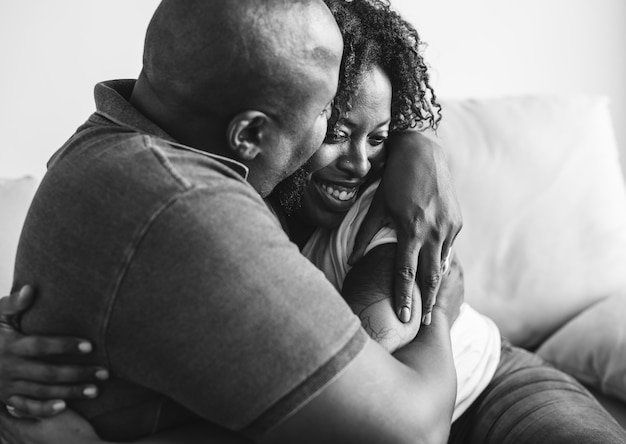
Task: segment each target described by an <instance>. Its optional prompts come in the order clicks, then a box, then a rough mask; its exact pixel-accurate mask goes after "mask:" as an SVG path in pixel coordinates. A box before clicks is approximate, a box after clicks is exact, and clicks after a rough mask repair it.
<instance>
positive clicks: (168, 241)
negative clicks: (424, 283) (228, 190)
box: [109, 195, 456, 443]
mask: <svg viewBox="0 0 626 444" xmlns="http://www.w3.org/2000/svg"><path fill="white" fill-rule="evenodd" d="M197 198H198V199H205V197H203V196H202V195H199V196H197ZM224 199H227V200H228V203H229V204H230V205H233V206H235V207H236V208H237V209H238V211H237V212H225V213H219V214H215V211H214V208H213V207H211V208H206V213H203V212H202V211H199V210H198V209H197V208H198V206H201V203H200V201H198V202H194V201H189V202H188V204H189V208H194V217H197V218H198V221H199V223H200V221H201V220H203V221H204V220H207V219H208V218H213V223H216V224H220V226H223V227H227V228H228V230H229V231H232V233H233V235H232V236H231V237H230V238H229V239H226V237H225V233H220V236H217V235H215V234H212V233H211V232H210V231H204V230H205V229H204V225H203V226H200V225H196V224H190V223H187V224H185V225H184V226H181V225H178V226H176V229H175V230H171V228H168V227H171V226H175V224H173V223H172V222H174V221H177V220H179V218H178V215H179V214H180V213H181V212H182V213H185V214H187V212H186V211H184V210H182V209H181V208H177V206H175V205H173V206H171V207H170V208H169V209H168V214H164V215H163V216H162V219H161V220H160V221H158V223H157V224H156V225H155V226H154V227H153V230H154V231H152V230H151V232H150V233H148V234H147V235H146V237H145V239H144V241H143V243H142V246H141V249H140V251H137V252H136V254H135V260H136V261H137V264H136V266H134V267H132V269H131V270H130V272H129V273H128V274H127V276H126V277H125V279H124V282H123V283H122V284H121V287H120V299H119V301H118V303H117V305H116V308H115V311H114V312H113V313H112V320H111V323H110V327H109V328H110V333H109V336H110V341H111V342H112V343H115V344H118V347H116V348H117V350H113V349H111V350H110V351H109V355H110V357H111V361H112V362H113V367H112V369H111V370H112V371H113V372H114V374H117V375H120V376H122V377H124V378H126V379H129V380H136V381H137V382H140V383H141V384H143V385H144V386H146V387H150V388H152V389H153V390H155V391H157V392H160V393H164V394H166V395H167V396H169V397H171V398H173V399H174V400H176V401H178V402H180V403H181V404H183V405H185V406H186V407H187V408H189V409H191V410H192V411H194V412H195V413H196V414H198V415H200V416H202V417H204V418H206V419H207V420H209V421H212V422H215V423H217V424H221V425H223V426H225V427H230V428H234V429H237V427H238V426H237V424H246V422H247V423H248V425H247V426H245V429H244V431H245V432H247V433H249V434H250V436H251V437H253V438H254V439H256V440H258V441H259V442H272V443H282V442H284V443H291V442H301V443H307V442H311V443H319V442H361V443H380V442H400V443H402V442H411V443H413V442H427V443H429V442H445V439H446V437H447V435H448V432H449V427H450V420H451V416H452V410H453V406H454V397H455V393H456V376H455V372H454V365H453V362H452V352H451V347H450V337H449V328H450V325H449V321H448V318H447V316H446V315H445V313H444V312H443V310H440V309H436V310H435V312H434V317H433V324H432V325H431V326H429V327H424V328H423V330H422V332H421V333H420V335H418V337H417V338H416V340H415V341H413V342H411V343H410V344H409V345H407V346H406V347H404V348H403V349H401V350H399V351H397V352H396V353H395V355H394V356H392V355H390V354H389V353H388V352H387V351H386V350H384V349H383V348H382V347H381V346H379V345H378V344H376V343H375V342H373V341H368V342H367V343H366V345H365V346H364V348H361V347H362V346H359V350H360V352H359V351H356V353H355V352H347V351H345V350H347V349H346V347H353V346H357V344H358V342H354V339H351V338H352V337H353V335H355V334H357V336H358V334H359V329H358V324H357V327H356V328H357V329H356V330H353V328H352V327H351V326H352V325H354V321H355V319H354V318H353V316H352V315H351V312H350V309H349V307H348V306H347V305H346V304H345V302H344V301H343V299H342V298H341V296H340V295H339V294H338V293H337V292H336V291H335V290H334V289H333V288H332V285H330V283H329V282H328V281H327V280H326V279H325V277H324V276H323V274H322V273H321V272H320V271H319V270H317V269H316V268H315V267H314V266H313V265H312V264H311V263H310V262H309V261H308V260H307V259H305V258H304V257H302V256H301V255H300V254H299V252H298V251H297V249H296V247H295V246H294V245H293V244H291V243H289V242H288V241H287V239H286V237H285V235H284V233H282V232H280V231H278V232H277V230H279V228H278V226H277V225H276V224H275V221H273V220H272V221H271V222H270V221H269V220H266V218H263V217H261V214H260V213H257V214H254V215H253V216H254V217H253V218H248V217H245V214H244V213H242V211H243V209H244V208H246V205H249V203H246V202H244V201H241V202H240V201H239V198H238V196H237V195H232V196H230V195H228V196H224ZM168 217H171V218H173V219H172V221H168V220H164V219H163V218H168ZM187 217H189V216H187ZM216 217H219V218H220V219H219V220H216V219H215V218H216ZM162 230H165V231H162ZM197 252H203V253H202V254H200V253H198V255H196V253H197ZM178 253H181V254H184V257H185V267H184V268H183V267H181V265H180V258H178V257H177V254H178ZM155 258H158V260H155ZM204 261H206V262H204ZM141 264H146V267H144V266H143V265H141ZM211 267H213V268H211ZM168 270H173V271H174V273H173V274H172V276H174V278H172V277H171V276H170V277H168ZM227 276H231V279H226V281H228V285H227V286H226V287H223V288H221V287H219V286H220V285H222V286H223V285H224V284H223V283H221V284H220V282H223V281H224V280H225V277H227ZM148 277H150V279H148ZM207 289H211V292H209V293H207ZM137 295H151V296H150V298H149V301H150V305H149V306H147V305H146V304H147V303H148V301H143V302H142V301H141V300H140V299H138V298H137ZM157 301H158V302H159V304H158V306H155V303H156V302H157ZM122 308H123V309H124V310H123V311H120V310H121V309H122ZM146 310H150V311H151V313H146ZM124 325H132V329H133V331H134V332H136V333H135V335H134V336H133V338H132V340H133V344H129V340H128V335H126V334H123V327H124ZM148 332H149V334H148ZM360 334H363V333H360ZM339 338H344V339H342V340H338V339H339ZM342 344H343V345H342ZM337 347H339V349H337ZM423 355H424V356H425V357H424V358H422V356H423ZM159 357H166V358H167V365H168V366H169V370H168V369H166V368H165V367H164V365H165V363H164V362H162V361H161V360H160V359H162V358H159ZM155 359H156V360H155ZM344 359H345V360H344ZM303 360H304V361H303ZM307 360H310V362H311V364H310V365H304V366H302V363H303V362H307ZM329 363H330V365H332V366H333V367H334V370H332V371H331V372H328V371H329V368H328V365H329ZM159 365H160V366H161V371H155V369H156V368H158V367H159ZM320 365H321V366H320ZM430 366H432V367H434V368H435V369H436V370H435V371H425V369H426V368H427V367H430ZM292 367H293V368H292ZM174 370H175V371H174ZM311 370H313V371H314V372H313V373H309V375H308V376H305V377H304V378H303V377H302V376H298V373H299V372H301V371H311ZM316 381H318V382H316ZM293 383H296V384H298V385H296V386H293V387H292V388H290V385H291V384H293ZM307 392H308V393H309V394H307ZM316 392H317V394H316V395H315V396H313V397H310V396H311V395H313V394H314V393H316ZM277 395H278V396H277ZM241 396H243V397H244V398H241ZM301 397H303V398H301ZM298 398H300V399H301V401H298ZM268 400H269V401H271V404H266V407H263V406H261V405H259V402H267V401H268ZM431 401H432V402H431ZM435 401H438V402H435ZM283 408H286V409H287V410H286V412H292V413H291V414H289V415H285V413H283V412H281V409H283ZM231 412H236V413H235V414H234V415H232V414H231ZM248 415H254V416H248ZM274 415H278V416H274ZM285 417H286V419H284V418H285ZM272 418H278V419H279V420H278V422H276V421H275V420H272ZM250 421H252V422H250ZM272 423H273V425H271V426H270V428H269V430H268V429H267V425H268V424H272ZM259 424H260V425H261V431H260V433H255V432H254V430H259V429H257V425H259ZM263 428H265V430H263Z"/></svg>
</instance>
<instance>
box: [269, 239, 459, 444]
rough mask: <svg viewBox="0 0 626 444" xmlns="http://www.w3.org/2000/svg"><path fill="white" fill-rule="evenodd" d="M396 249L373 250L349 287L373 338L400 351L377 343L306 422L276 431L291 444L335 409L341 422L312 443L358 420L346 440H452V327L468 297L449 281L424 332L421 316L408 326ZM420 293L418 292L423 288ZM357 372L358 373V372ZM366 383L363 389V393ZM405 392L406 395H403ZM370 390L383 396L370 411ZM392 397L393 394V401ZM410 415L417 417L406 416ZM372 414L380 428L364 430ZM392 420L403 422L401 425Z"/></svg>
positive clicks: (349, 297) (347, 293)
mask: <svg viewBox="0 0 626 444" xmlns="http://www.w3.org/2000/svg"><path fill="white" fill-rule="evenodd" d="M396 247H397V246H396V244H386V245H381V246H378V247H376V248H374V249H373V250H371V251H370V252H368V253H367V255H365V257H363V258H362V259H361V260H359V261H358V262H357V263H356V264H355V266H354V267H353V268H352V269H351V270H350V272H349V273H348V275H347V276H346V279H345V280H344V283H343V288H342V295H343V297H344V299H345V300H346V301H347V302H348V305H350V307H351V308H352V309H353V311H354V312H355V313H356V314H357V315H359V317H360V319H361V321H362V324H363V326H364V328H365V329H366V330H367V331H368V333H369V334H370V336H371V337H372V338H374V339H375V340H376V341H377V342H378V343H379V344H380V345H382V346H383V347H385V349H386V350H387V351H395V352H394V354H393V357H394V358H395V362H394V360H392V361H389V360H388V359H386V358H385V357H383V356H381V355H380V349H379V348H378V347H375V346H374V345H373V343H372V344H370V346H369V347H368V348H366V350H365V351H364V352H363V353H362V354H361V355H359V357H358V358H357V360H355V362H354V363H352V364H351V365H350V366H349V367H348V371H347V372H346V373H345V374H344V375H342V377H341V378H340V379H339V380H338V381H337V382H335V383H333V385H332V386H331V387H329V388H328V389H326V390H325V391H324V392H322V394H321V395H320V397H319V398H316V399H315V400H313V401H312V403H311V404H310V406H308V407H307V408H306V410H305V411H304V412H303V413H302V415H301V416H296V418H294V419H293V420H290V421H293V424H289V423H288V424H287V425H286V426H285V429H284V430H280V431H277V432H276V433H277V434H283V433H284V434H286V435H281V437H282V438H283V439H284V442H288V440H289V438H290V437H291V439H294V440H295V439H296V437H298V436H299V435H298V434H299V433H300V432H299V428H300V427H302V423H306V422H309V421H313V420H314V418H315V417H316V416H317V415H322V414H323V412H327V411H328V409H329V408H330V409H336V410H334V411H333V412H332V413H331V415H329V416H330V417H331V418H333V419H334V418H337V421H336V423H335V422H331V423H329V424H326V425H325V427H324V428H322V429H321V430H317V431H316V432H318V434H317V435H315V436H310V435H307V437H309V438H310V439H311V441H307V442H315V440H320V441H318V442H326V440H331V439H332V438H331V437H332V435H331V434H330V433H329V431H331V430H332V429H333V428H337V429H341V428H342V427H345V429H344V430H342V431H344V432H345V431H346V429H348V427H347V424H351V421H354V426H355V428H354V429H352V430H351V433H355V434H351V435H344V436H342V439H345V440H347V441H349V442H352V441H354V442H370V441H367V440H368V439H371V440H372V441H371V442H376V441H377V440H378V441H379V442H445V441H446V439H447V436H448V431H449V427H450V423H451V415H452V408H453V407H454V401H455V396H456V373H455V371H454V363H453V361H452V352H451V348H450V340H449V327H450V325H451V323H452V322H453V321H454V319H456V316H457V314H458V308H459V306H460V304H461V302H462V299H463V298H462V294H463V291H462V288H460V289H459V288H458V286H455V284H450V286H449V285H446V284H447V282H444V285H442V287H441V294H440V296H439V297H438V304H437V305H435V307H434V308H433V315H432V316H433V322H432V323H431V325H428V326H422V327H421V330H420V332H419V334H417V332H418V329H420V316H416V317H414V318H413V319H412V320H411V322H409V323H402V322H401V321H399V320H398V318H397V316H396V315H395V312H394V309H393V303H392V300H393V288H394V287H393V281H394V258H395V257H396ZM456 277H460V276H456ZM414 291H416V292H418V290H417V289H416V288H415V290H414ZM418 299H419V294H418ZM416 334H417V337H416ZM358 363H362V364H361V365H362V366H363V367H365V370H366V373H367V371H372V373H371V374H370V375H369V376H364V375H363V374H362V373H361V372H360V371H357V370H356V367H357V366H358V365H359V364H358ZM398 364H399V365H398ZM387 365H388V366H387ZM352 369H354V370H355V371H354V372H352V371H351V370H352ZM360 378H365V379H360ZM388 378H389V379H388ZM389 381H395V384H394V383H393V382H392V383H391V385H393V387H392V392H389V386H388V385H387V384H386V383H387V382H389ZM379 383H380V384H379ZM360 385H362V387H358V386H360ZM355 386H356V387H355ZM398 389H400V390H406V391H405V392H404V393H402V395H400V394H399V393H398ZM364 390H367V391H368V392H370V391H371V392H376V396H375V398H376V401H375V404H374V405H373V406H372V405H368V401H369V399H368V397H367V396H364V393H363V391H364ZM391 393H393V394H392V395H391V396H389V397H387V396H385V394H391ZM351 403H357V404H358V405H359V407H360V408H359V409H358V410H355V409H354V407H350V406H349V405H346V404H351ZM342 404H343V405H342ZM377 407H378V408H377ZM370 408H371V410H368V409H370ZM383 411H384V412H385V413H391V416H387V415H383ZM404 412H411V413H410V415H409V417H406V416H404V415H403V413H404ZM351 413H353V414H351ZM370 414H371V415H373V416H372V417H373V418H374V420H373V421H372V419H369V420H368V421H369V422H372V424H369V423H368V425H372V426H373V427H372V429H370V428H369V427H363V426H362V428H361V430H359V429H358V424H359V423H360V420H359V418H360V415H365V416H367V417H369V415H370ZM396 415H397V416H396ZM392 418H396V419H397V420H399V421H398V423H395V422H394V421H393V419H392ZM402 419H404V420H406V421H407V422H404V425H403V426H401V427H399V429H397V430H395V431H394V430H390V429H391V428H393V427H394V426H395V427H398V424H401V423H402V422H401V421H402ZM368 421H363V422H361V424H363V423H365V422H368ZM377 434H379V435H377ZM394 439H397V441H394ZM269 442H273V441H271V440H270V441H269ZM278 442H282V441H278Z"/></svg>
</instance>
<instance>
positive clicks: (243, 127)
mask: <svg viewBox="0 0 626 444" xmlns="http://www.w3.org/2000/svg"><path fill="white" fill-rule="evenodd" d="M269 123H270V119H269V117H268V116H267V114H265V113H263V112H261V111H255V110H250V111H244V112H241V113H239V114H237V115H236V116H235V117H233V118H232V119H231V120H230V122H229V123H228V129H227V138H228V147H229V148H230V149H231V150H232V151H233V152H234V153H235V155H236V156H237V158H239V159H240V160H242V161H246V160H252V159H254V158H255V157H256V156H257V155H258V154H259V153H260V152H261V151H262V144H263V142H264V139H266V138H267V134H266V133H267V131H268V130H269Z"/></svg>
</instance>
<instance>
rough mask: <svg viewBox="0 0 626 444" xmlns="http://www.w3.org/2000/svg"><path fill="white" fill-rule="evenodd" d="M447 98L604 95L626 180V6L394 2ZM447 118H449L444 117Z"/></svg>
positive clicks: (491, 0)
mask: <svg viewBox="0 0 626 444" xmlns="http://www.w3.org/2000/svg"><path fill="white" fill-rule="evenodd" d="M392 4H393V5H395V6H396V8H397V9H398V10H399V11H401V12H402V13H403V14H404V16H405V17H406V18H407V19H409V21H411V22H412V23H413V24H415V26H416V28H417V29H418V31H419V32H420V36H421V37H422V39H423V40H424V41H426V42H427V44H428V46H427V49H426V57H427V61H428V63H429V65H430V66H431V67H432V68H433V69H432V71H433V78H434V85H435V88H436V92H437V93H438V94H439V95H440V96H441V97H454V98H457V97H485V96H499V95H510V94H534V93H554V94H603V95H607V96H609V97H610V99H611V111H612V113H613V121H614V126H615V130H616V136H617V139H618V143H619V146H620V147H621V164H622V171H624V172H626V1H624V0H429V1H427V0H392ZM444 112H445V110H444Z"/></svg>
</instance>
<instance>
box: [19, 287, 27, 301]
mask: <svg viewBox="0 0 626 444" xmlns="http://www.w3.org/2000/svg"><path fill="white" fill-rule="evenodd" d="M28 291H29V288H28V286H27V285H24V286H23V287H22V288H20V292H19V296H20V297H21V298H23V297H24V295H25V294H26V293H27V292H28Z"/></svg>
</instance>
